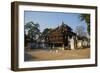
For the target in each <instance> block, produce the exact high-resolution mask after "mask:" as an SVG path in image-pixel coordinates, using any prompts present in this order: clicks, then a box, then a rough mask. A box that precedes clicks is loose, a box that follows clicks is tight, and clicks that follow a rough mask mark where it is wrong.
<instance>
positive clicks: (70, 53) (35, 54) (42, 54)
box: [25, 48, 90, 61]
mask: <svg viewBox="0 0 100 73" xmlns="http://www.w3.org/2000/svg"><path fill="white" fill-rule="evenodd" d="M85 58H90V49H89V48H85V49H78V50H59V51H58V50H56V51H50V50H42V49H37V50H30V51H26V52H25V61H41V60H64V59H85Z"/></svg>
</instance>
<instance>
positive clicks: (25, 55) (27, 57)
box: [24, 52, 37, 61]
mask: <svg viewBox="0 0 100 73" xmlns="http://www.w3.org/2000/svg"><path fill="white" fill-rule="evenodd" d="M36 59H37V58H36V57H33V56H31V55H29V54H27V53H26V52H25V53H24V61H34V60H36Z"/></svg>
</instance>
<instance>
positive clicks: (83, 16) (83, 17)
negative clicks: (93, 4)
mask: <svg viewBox="0 0 100 73" xmlns="http://www.w3.org/2000/svg"><path fill="white" fill-rule="evenodd" d="M80 20H81V21H85V22H86V23H87V31H88V34H89V35H90V14H80Z"/></svg>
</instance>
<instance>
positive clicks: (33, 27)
mask: <svg viewBox="0 0 100 73" xmlns="http://www.w3.org/2000/svg"><path fill="white" fill-rule="evenodd" d="M25 30H28V36H29V37H30V38H31V39H33V40H36V39H37V37H38V36H39V35H40V30H39V24H38V23H36V24H35V23H34V22H32V21H31V22H28V23H26V25H25Z"/></svg>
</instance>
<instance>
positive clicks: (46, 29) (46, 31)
mask: <svg viewBox="0 0 100 73" xmlns="http://www.w3.org/2000/svg"><path fill="white" fill-rule="evenodd" d="M50 30H51V29H50V28H45V29H44V30H43V32H42V35H44V36H45V35H47V34H48V32H49V31H50Z"/></svg>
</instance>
